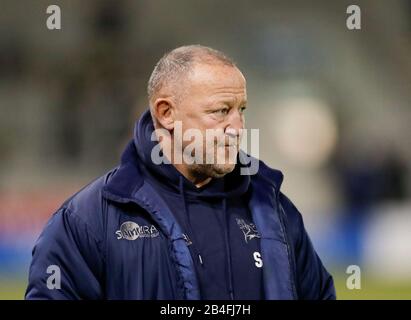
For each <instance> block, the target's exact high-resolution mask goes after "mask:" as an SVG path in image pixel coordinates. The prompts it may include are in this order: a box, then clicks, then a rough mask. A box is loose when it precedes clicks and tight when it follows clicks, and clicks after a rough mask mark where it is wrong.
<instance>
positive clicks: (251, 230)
mask: <svg viewBox="0 0 411 320" xmlns="http://www.w3.org/2000/svg"><path fill="white" fill-rule="evenodd" d="M236 220H237V224H238V225H239V226H240V229H241V231H243V234H244V240H245V242H246V243H248V241H249V240H252V239H254V238H261V236H260V233H259V232H258V230H257V227H256V226H255V224H254V223H247V222H245V221H244V219H236Z"/></svg>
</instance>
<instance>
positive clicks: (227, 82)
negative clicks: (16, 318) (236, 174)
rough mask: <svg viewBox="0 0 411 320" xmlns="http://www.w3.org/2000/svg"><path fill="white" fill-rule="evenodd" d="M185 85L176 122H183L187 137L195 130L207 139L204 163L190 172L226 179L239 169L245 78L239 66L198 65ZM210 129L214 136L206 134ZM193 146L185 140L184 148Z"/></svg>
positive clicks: (194, 166)
mask: <svg viewBox="0 0 411 320" xmlns="http://www.w3.org/2000/svg"><path fill="white" fill-rule="evenodd" d="M182 85H184V88H182V89H183V90H182V91H183V93H182V97H181V99H180V101H179V103H178V105H177V107H176V116H175V120H177V121H181V122H182V129H183V130H182V132H183V134H184V132H186V130H188V129H193V128H194V129H198V130H199V131H201V133H202V137H203V143H202V151H203V163H195V164H193V165H190V170H191V171H192V172H193V173H197V174H200V175H204V176H207V177H215V178H216V177H222V176H224V175H225V174H227V173H229V172H231V171H232V170H233V169H234V167H235V162H236V157H237V153H238V150H239V143H240V137H241V130H242V129H244V114H243V112H244V110H245V107H246V102H247V93H246V81H245V78H244V76H243V75H242V73H241V72H240V71H239V70H238V69H237V68H235V67H230V66H226V65H222V64H218V63H217V64H214V65H212V64H197V65H196V66H195V67H194V69H193V71H192V72H191V73H190V74H189V75H188V78H187V79H186V80H185V81H184V82H183V83H182ZM209 129H211V132H212V135H210V134H209V135H207V134H206V131H208V133H210V130H209ZM174 138H177V137H174ZM192 140H194V139H192ZM189 144H191V145H192V143H191V141H183V145H182V149H183V150H184V149H185V147H186V146H187V145H189ZM191 155H193V154H192V153H191ZM207 159H213V163H206V161H207Z"/></svg>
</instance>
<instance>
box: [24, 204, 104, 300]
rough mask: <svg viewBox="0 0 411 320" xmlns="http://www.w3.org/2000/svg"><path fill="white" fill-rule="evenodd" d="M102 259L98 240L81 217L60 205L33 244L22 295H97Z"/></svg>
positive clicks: (68, 296) (99, 288)
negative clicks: (27, 278)
mask: <svg viewBox="0 0 411 320" xmlns="http://www.w3.org/2000/svg"><path fill="white" fill-rule="evenodd" d="M103 260H104V258H103V255H102V252H101V243H100V241H98V240H97V239H96V237H95V236H94V235H93V234H92V232H91V231H90V228H89V227H88V226H87V225H86V223H85V222H84V221H82V220H81V217H80V216H78V215H75V214H72V213H71V212H70V211H69V210H67V209H60V210H59V211H57V212H56V213H55V214H54V215H53V217H52V218H51V219H50V220H49V222H48V224H47V225H46V227H45V228H44V230H43V232H42V233H41V235H40V237H39V239H38V240H37V242H36V244H35V246H34V249H33V257H32V262H31V266H30V271H29V283H28V287H27V290H26V296H25V298H26V299H101V298H102V297H103V293H102V292H103V290H102V288H101V284H100V282H101V280H100V279H101V278H102V274H103V265H104V264H103ZM59 275H60V279H61V280H60V281H58V276H59ZM50 277H51V278H50ZM58 284H60V285H58ZM58 287H60V288H58Z"/></svg>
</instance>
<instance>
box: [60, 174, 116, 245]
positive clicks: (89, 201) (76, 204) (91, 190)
mask: <svg viewBox="0 0 411 320" xmlns="http://www.w3.org/2000/svg"><path fill="white" fill-rule="evenodd" d="M115 171H116V169H113V170H111V171H109V172H108V173H106V174H105V175H103V176H101V177H99V178H97V179H95V180H94V181H92V182H90V183H89V184H88V185H86V186H85V187H83V188H82V189H81V190H80V191H78V192H77V193H75V194H74V195H72V196H71V197H70V198H68V199H67V200H66V201H65V202H64V203H63V205H62V206H61V207H60V209H59V211H60V210H64V211H66V213H67V214H68V215H70V216H71V217H73V218H75V220H77V221H81V222H82V223H83V224H85V225H86V226H87V228H88V229H89V230H90V231H91V232H92V233H93V234H94V236H95V237H96V238H99V237H98V235H102V234H103V231H104V220H105V219H104V215H105V214H106V211H107V203H106V201H105V199H104V197H103V196H102V191H103V188H104V186H105V185H106V184H107V182H108V181H109V179H110V177H111V175H112V174H113V173H114V172H115ZM98 240H100V239H98Z"/></svg>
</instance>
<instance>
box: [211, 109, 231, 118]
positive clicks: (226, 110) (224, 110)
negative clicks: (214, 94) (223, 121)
mask: <svg viewBox="0 0 411 320" xmlns="http://www.w3.org/2000/svg"><path fill="white" fill-rule="evenodd" d="M228 111H229V110H228V108H223V109H218V110H216V111H214V113H216V114H219V115H224V116H225V115H227V114H228Z"/></svg>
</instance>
